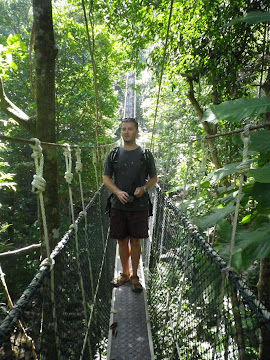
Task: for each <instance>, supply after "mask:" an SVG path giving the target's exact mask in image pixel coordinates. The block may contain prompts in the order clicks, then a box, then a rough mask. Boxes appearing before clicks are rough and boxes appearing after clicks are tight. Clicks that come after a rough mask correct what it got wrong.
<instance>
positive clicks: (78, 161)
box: [75, 147, 87, 230]
mask: <svg viewBox="0 0 270 360" xmlns="http://www.w3.org/2000/svg"><path fill="white" fill-rule="evenodd" d="M81 152H82V151H81V149H80V148H79V147H76V149H75V154H76V166H75V171H76V173H77V174H78V177H79V184H80V193H81V202H82V211H81V212H80V215H83V216H84V221H85V230H86V229H87V212H86V211H85V201H84V195H83V184H82V177H81V174H82V171H83V164H82V159H81Z"/></svg>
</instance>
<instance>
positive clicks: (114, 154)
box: [110, 146, 120, 162]
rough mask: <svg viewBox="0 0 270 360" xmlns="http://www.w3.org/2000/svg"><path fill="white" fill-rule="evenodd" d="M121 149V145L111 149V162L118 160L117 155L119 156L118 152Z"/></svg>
mask: <svg viewBox="0 0 270 360" xmlns="http://www.w3.org/2000/svg"><path fill="white" fill-rule="evenodd" d="M119 149H120V146H116V147H114V148H113V149H112V150H111V156H110V160H111V162H116V161H117V156H118V153H119Z"/></svg>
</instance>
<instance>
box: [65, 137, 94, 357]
mask: <svg viewBox="0 0 270 360" xmlns="http://www.w3.org/2000/svg"><path fill="white" fill-rule="evenodd" d="M64 145H65V146H66V147H65V149H64V156H65V161H66V172H65V179H66V182H67V184H68V190H69V203H70V211H71V218H72V224H71V225H70V228H72V229H74V234H75V250H76V264H77V269H78V275H79V280H80V288H81V295H82V302H83V311H84V318H85V328H86V324H87V321H88V313H87V303H86V296H85V289H84V283H83V278H82V271H81V265H80V259H79V241H78V227H77V224H76V223H75V215H74V206H73V196H72V187H71V182H72V180H73V174H72V157H71V148H70V146H69V144H64ZM77 150H78V149H77ZM76 155H77V162H76V168H75V170H76V171H77V172H78V173H80V172H81V171H82V163H81V160H80V149H79V150H78V151H77V153H76ZM80 185H81V183H80ZM81 189H82V187H81ZM82 203H83V204H84V198H83V195H82ZM83 206H84V205H83ZM83 211H84V210H83ZM84 213H85V211H84ZM88 347H89V353H90V354H91V344H90V339H88Z"/></svg>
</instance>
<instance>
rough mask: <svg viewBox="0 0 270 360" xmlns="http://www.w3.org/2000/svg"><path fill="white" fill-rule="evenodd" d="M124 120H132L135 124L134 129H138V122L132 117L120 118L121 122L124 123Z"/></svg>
mask: <svg viewBox="0 0 270 360" xmlns="http://www.w3.org/2000/svg"><path fill="white" fill-rule="evenodd" d="M126 122H133V123H134V124H135V128H136V130H138V128H139V125H138V122H137V121H136V120H135V119H134V118H124V119H123V120H122V122H121V124H123V123H126Z"/></svg>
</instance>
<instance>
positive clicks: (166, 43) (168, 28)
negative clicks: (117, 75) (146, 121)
mask: <svg viewBox="0 0 270 360" xmlns="http://www.w3.org/2000/svg"><path fill="white" fill-rule="evenodd" d="M173 3H174V0H171V5H170V14H169V20H168V26H167V33H166V39H165V45H164V51H163V59H162V65H161V71H160V78H159V84H158V95H157V103H156V109H155V116H154V124H153V128H152V137H151V143H150V150H151V151H153V140H154V132H155V126H156V120H157V111H158V105H159V98H160V91H161V83H162V77H163V72H164V64H165V57H166V53H167V47H168V42H169V33H170V28H171V18H172V12H173Z"/></svg>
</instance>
